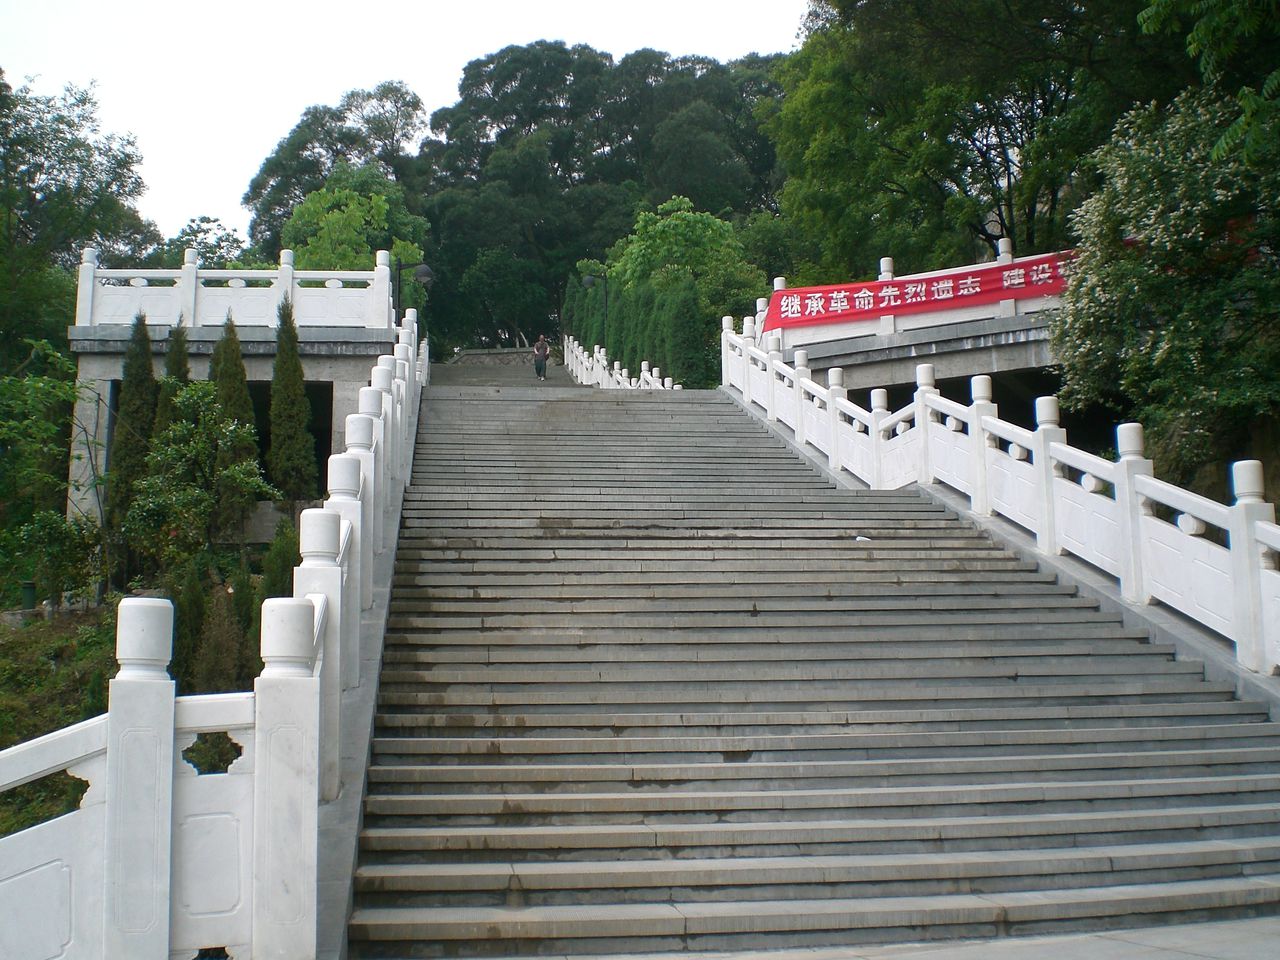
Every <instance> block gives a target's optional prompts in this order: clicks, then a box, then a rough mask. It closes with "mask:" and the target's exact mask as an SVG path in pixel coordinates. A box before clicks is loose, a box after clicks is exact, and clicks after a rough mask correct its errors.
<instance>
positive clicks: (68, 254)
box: [0, 71, 159, 373]
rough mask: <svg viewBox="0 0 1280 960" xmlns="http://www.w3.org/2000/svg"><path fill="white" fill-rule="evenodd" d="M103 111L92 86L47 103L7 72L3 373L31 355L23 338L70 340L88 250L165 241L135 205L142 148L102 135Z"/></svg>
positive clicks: (1, 138) (0, 203) (1, 175)
mask: <svg viewBox="0 0 1280 960" xmlns="http://www.w3.org/2000/svg"><path fill="white" fill-rule="evenodd" d="M97 110H98V104H97V101H96V100H95V98H94V96H93V91H92V90H91V89H83V88H77V87H73V86H68V87H67V88H66V89H65V90H64V91H63V92H62V93H61V94H60V95H57V96H45V95H41V94H37V93H36V92H35V91H33V90H32V89H31V87H30V86H26V85H24V86H20V87H17V88H16V89H15V88H14V87H12V86H10V85H9V84H8V83H7V82H6V81H5V78H4V73H3V71H0V372H3V373H8V372H12V371H13V369H14V368H15V366H16V364H18V363H20V362H21V361H22V360H23V358H24V357H25V356H26V347H25V346H24V345H23V340H22V338H23V337H33V338H36V339H45V340H48V341H50V342H52V343H54V344H60V343H64V342H65V336H66V326H67V324H68V323H69V322H70V318H71V315H72V312H73V309H74V302H75V276H74V273H73V272H72V271H73V269H74V267H75V265H76V263H77V262H78V260H79V257H80V250H81V249H82V248H83V247H84V246H90V245H92V246H96V247H97V248H99V250H101V251H102V252H103V256H104V260H105V261H107V262H110V261H111V260H112V259H119V258H120V255H121V254H122V253H126V252H127V253H134V252H137V251H138V250H139V249H140V248H141V247H144V246H147V245H149V244H151V243H153V242H154V241H155V240H158V239H159V235H158V234H157V233H156V232H155V230H154V228H153V227H151V226H150V225H149V224H147V223H146V222H145V221H144V220H143V219H142V218H141V217H140V216H139V215H138V213H137V211H136V210H135V209H134V208H133V206H132V203H133V201H134V200H136V199H137V198H138V197H139V196H140V195H141V193H142V189H143V185H142V178H141V176H140V175H139V173H138V169H137V168H138V165H139V163H140V162H141V157H140V156H139V154H138V151H137V147H136V145H135V143H134V141H133V139H132V138H131V137H124V136H118V135H115V134H104V133H102V131H101V129H100V127H99V123H98V116H97Z"/></svg>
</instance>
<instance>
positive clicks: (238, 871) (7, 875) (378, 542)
mask: <svg viewBox="0 0 1280 960" xmlns="http://www.w3.org/2000/svg"><path fill="white" fill-rule="evenodd" d="M397 339H398V344H397V346H396V348H395V354H394V355H389V356H386V357H382V358H380V359H379V363H378V366H376V367H374V368H373V370H372V371H371V378H370V379H371V383H372V385H371V386H370V387H369V388H366V389H367V395H366V393H365V392H364V391H362V395H361V405H360V412H359V413H356V414H352V415H351V416H349V417H347V420H346V436H347V445H346V446H347V450H346V452H345V453H341V454H335V455H334V456H332V457H330V458H329V498H328V499H327V500H326V502H325V504H324V506H323V507H321V508H316V509H312V510H305V511H303V513H302V516H301V523H300V531H299V539H300V552H301V555H302V563H301V564H300V565H299V566H298V567H296V568H295V569H294V591H293V592H294V595H293V597H291V598H278V599H273V600H268V601H266V602H265V603H264V605H263V610H262V639H261V652H262V659H263V663H264V667H263V670H262V673H261V675H260V676H259V677H258V678H257V680H256V681H255V683H254V690H253V692H252V693H232V694H218V695H209V696H191V697H175V696H174V683H173V680H172V679H170V677H169V675H168V672H167V668H168V665H169V661H170V657H171V654H172V649H173V608H172V605H171V604H170V602H169V601H168V600H164V599H154V598H136V597H131V598H126V599H125V600H122V601H121V603H120V608H119V614H118V620H117V633H116V658H117V660H118V662H119V665H120V669H119V672H118V673H117V675H116V676H115V678H114V679H113V680H112V681H111V687H110V709H109V711H108V713H107V714H105V715H104V716H100V717H96V718H94V719H92V720H87V721H85V722H83V723H79V724H76V725H74V726H71V727H67V728H65V729H62V730H58V731H55V732H53V733H51V734H48V735H46V736H44V737H40V738H38V739H36V740H32V741H29V742H26V743H21V744H18V745H16V746H14V747H11V748H9V749H7V750H5V751H3V752H0V791H4V790H8V789H11V788H14V787H17V786H20V785H22V784H24V783H29V782H31V781H33V780H37V779H39V778H41V777H44V776H47V775H49V774H53V773H58V772H60V771H66V772H67V773H69V774H71V775H72V776H73V777H76V778H78V779H81V780H84V781H86V782H87V783H88V785H89V787H88V790H87V791H86V793H85V794H84V797H83V798H82V800H81V802H80V805H79V807H78V808H77V809H76V810H74V811H72V812H71V813H69V814H66V815H65V816H61V817H57V818H55V819H53V820H50V821H47V822H45V823H41V824H39V825H37V826H34V827H31V828H29V829H27V830H23V831H21V832H19V833H16V834H12V835H10V836H7V837H4V838H0V957H5V958H8V957H15V958H18V957H21V958H46V957H48V958H53V957H61V958H68V960H76V958H85V960H169V958H178V957H194V956H195V955H196V952H197V951H198V950H199V949H201V948H205V947H213V946H223V947H225V948H226V949H227V951H228V953H229V954H230V955H231V956H232V957H237V958H242V960H247V958H249V957H274V958H287V960H312V958H314V957H315V956H316V939H317V936H316V934H317V874H316V867H317V860H318V843H319V839H318V819H319V811H320V807H321V805H323V804H325V803H327V802H329V801H331V800H333V798H334V797H336V796H337V795H338V792H339V788H340V784H339V779H338V778H339V765H338V759H339V757H338V750H339V743H340V735H341V734H342V733H343V732H344V729H345V728H344V723H346V724H350V723H353V722H354V721H353V720H351V719H350V718H347V717H344V716H343V709H342V704H343V696H342V694H343V691H344V690H346V689H349V688H352V687H354V686H357V685H359V684H362V683H369V682H374V678H372V677H365V676H361V675H360V669H361V661H360V655H359V653H360V651H359V647H358V644H359V642H360V636H361V617H360V614H361V610H362V609H368V608H369V607H371V606H372V604H373V589H372V588H373V582H372V568H373V559H374V555H375V552H378V553H380V552H382V551H384V550H388V549H394V546H395V542H394V541H395V532H394V531H395V527H394V525H393V524H394V521H395V514H397V512H398V506H399V499H400V498H399V496H398V495H397V494H398V492H399V491H400V490H402V489H403V487H404V485H405V484H406V483H407V481H408V478H409V472H410V468H411V464H412V455H413V438H414V432H415V429H416V424H417V419H418V404H419V397H420V392H421V391H420V389H419V388H420V387H421V386H422V385H423V384H424V383H425V382H426V380H427V375H428V370H429V366H428V364H429V359H428V357H427V352H426V348H425V345H423V346H422V347H420V346H419V344H418V342H417V322H416V317H415V316H410V317H406V322H405V323H404V325H403V326H402V327H401V328H399V332H398V335H397ZM205 733H225V734H226V735H227V736H229V737H230V738H231V740H232V741H234V742H235V743H236V744H237V745H238V747H239V749H240V751H241V752H240V756H239V758H238V759H236V760H235V762H234V763H232V764H231V765H230V766H229V767H228V769H227V770H226V771H225V772H222V773H208V774H204V775H199V774H197V771H196V770H195V768H194V767H193V766H192V765H191V764H190V763H188V762H187V761H186V760H185V759H184V758H183V751H185V750H186V749H187V748H188V747H190V746H191V745H192V744H193V743H194V742H195V740H196V738H197V737H199V736H200V735H201V734H205ZM365 736H367V731H366V732H365ZM357 789H358V785H357Z"/></svg>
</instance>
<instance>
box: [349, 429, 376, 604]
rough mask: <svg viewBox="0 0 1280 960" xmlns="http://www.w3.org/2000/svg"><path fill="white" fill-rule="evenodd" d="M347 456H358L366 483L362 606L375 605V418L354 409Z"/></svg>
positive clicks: (362, 510)
mask: <svg viewBox="0 0 1280 960" xmlns="http://www.w3.org/2000/svg"><path fill="white" fill-rule="evenodd" d="M346 439H347V456H349V457H352V458H354V459H355V461H356V464H357V465H358V467H359V470H360V481H361V483H362V485H363V487H364V490H363V492H362V493H361V496H360V608H361V609H362V610H368V609H369V608H370V607H372V606H373V541H374V539H375V528H376V527H378V526H380V521H381V519H382V517H381V516H380V515H376V514H375V513H374V505H375V502H376V500H377V490H376V489H375V484H376V483H377V482H378V481H377V464H375V463H374V459H373V418H372V417H369V416H366V415H365V414H362V413H352V414H349V415H348V416H347V422H346Z"/></svg>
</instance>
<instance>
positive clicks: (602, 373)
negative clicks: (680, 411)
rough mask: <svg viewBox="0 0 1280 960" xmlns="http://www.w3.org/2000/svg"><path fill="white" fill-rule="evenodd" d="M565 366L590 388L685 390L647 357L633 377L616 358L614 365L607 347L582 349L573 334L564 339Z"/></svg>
mask: <svg viewBox="0 0 1280 960" xmlns="http://www.w3.org/2000/svg"><path fill="white" fill-rule="evenodd" d="M564 365H565V369H567V370H568V371H569V376H571V377H573V379H574V382H575V383H581V384H583V385H585V386H589V387H601V388H602V389H605V390H683V389H684V387H683V386H681V385H680V384H678V383H673V382H672V380H671V378H670V377H664V376H663V375H662V371H661V370H660V369H659V368H658V367H654V366H651V365H650V363H649V361H648V360H645V361H643V362H642V363H641V364H640V376H638V377H633V376H631V371H630V370H627V369H625V368H624V367H623V366H622V363H621V361H618V360H615V361H613V363H612V365H611V364H610V362H609V355H608V354H607V353H606V352H605V349H604V347H601V346H599V345H597V346H596V347H595V348H594V349H593V350H592V351H591V353H587V351H586V350H585V349H584V348H583V346H582V344H580V343H578V341H577V340H575V339H574V338H573V337H565V338H564Z"/></svg>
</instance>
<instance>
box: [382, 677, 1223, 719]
mask: <svg viewBox="0 0 1280 960" xmlns="http://www.w3.org/2000/svg"><path fill="white" fill-rule="evenodd" d="M1233 692H1234V687H1231V686H1230V685H1227V684H1218V685H1214V684H1208V683H1205V682H1203V681H1201V680H1197V679H1196V678H1194V677H1185V678H1183V677H1178V678H1169V679H1164V678H1162V679H1156V680H1141V679H1129V680H1109V681H1107V682H1103V680H1102V679H1101V678H1098V677H1089V678H1083V679H1081V680H1079V681H1076V682H1065V681H1058V682H1040V683H1034V682H1029V681H1028V682H1013V681H1010V682H1007V683H1000V684H994V683H977V682H973V681H970V682H968V683H961V684H954V683H950V684H949V683H945V682H935V683H930V684H921V683H901V682H894V681H879V682H875V683H870V684H864V685H854V684H848V683H847V684H845V685H843V686H842V687H840V688H838V689H832V688H824V687H821V686H818V685H815V684H805V685H803V686H797V687H795V688H793V689H780V688H779V689H774V688H772V687H770V688H766V689H763V690H762V689H760V687H759V685H758V684H757V685H756V686H755V689H751V685H746V684H744V685H739V686H738V687H723V686H722V687H720V688H718V689H714V690H713V689H708V688H706V687H703V688H701V689H696V690H671V689H667V688H664V687H663V686H662V685H658V684H655V685H650V686H649V687H647V688H643V689H625V688H619V687H611V688H608V689H584V688H582V687H580V686H574V687H566V688H565V689H564V690H558V691H535V692H503V691H486V690H467V691H462V690H443V691H434V692H425V691H421V690H417V689H413V688H410V689H405V690H396V689H387V688H385V687H384V689H383V690H382V691H381V692H380V694H379V696H378V702H379V703H380V704H381V705H382V706H383V707H392V706H404V707H432V708H440V707H467V708H472V709H475V708H477V707H478V708H481V709H484V710H497V709H503V710H506V709H512V708H514V710H515V712H520V711H521V710H522V709H523V710H535V709H538V708H539V707H541V708H555V707H563V706H566V705H570V704H574V705H580V706H582V707H586V706H588V705H590V706H593V707H596V708H598V709H601V710H603V711H606V712H607V711H611V710H612V711H615V712H621V711H625V710H628V709H640V710H643V711H644V712H651V711H652V710H653V708H655V707H659V706H668V705H672V704H678V705H680V706H681V707H682V708H683V709H685V710H688V711H690V712H705V711H706V710H708V709H709V708H711V707H712V706H716V707H727V706H732V705H740V706H743V707H747V708H750V709H755V710H761V709H764V710H771V709H778V708H784V709H789V708H802V709H815V708H822V709H833V710H859V709H864V708H874V707H882V708H883V707H889V706H895V705H899V704H901V705H910V706H918V705H920V704H922V703H928V704H932V705H934V706H940V707H941V706H959V705H969V706H979V705H1005V706H1026V705H1030V704H1034V703H1037V702H1041V703H1046V704H1066V703H1090V702H1098V701H1102V702H1106V703H1118V702H1122V701H1124V700H1127V699H1132V700H1138V701H1151V700H1159V701H1168V700H1172V699H1177V698H1186V699H1190V700H1198V699H1221V698H1222V697H1223V696H1224V695H1225V696H1230V695H1231V694H1232V693H1233Z"/></svg>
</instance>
